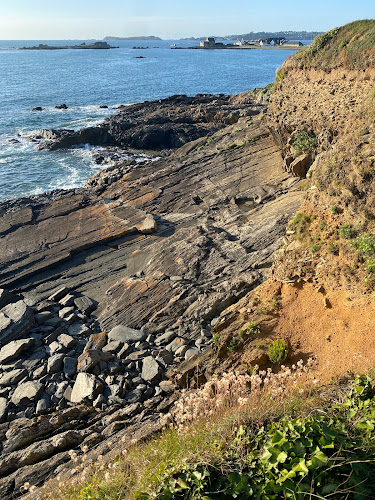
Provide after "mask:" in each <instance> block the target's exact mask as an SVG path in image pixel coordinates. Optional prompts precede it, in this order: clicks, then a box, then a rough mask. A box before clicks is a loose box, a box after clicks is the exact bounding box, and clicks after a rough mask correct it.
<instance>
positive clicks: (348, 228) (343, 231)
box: [339, 224, 356, 240]
mask: <svg viewBox="0 0 375 500" xmlns="http://www.w3.org/2000/svg"><path fill="white" fill-rule="evenodd" d="M355 234H356V233H355V231H354V229H353V226H352V225H351V224H341V226H340V227H339V235H340V236H341V238H345V239H346V240H348V239H350V238H354V236H355Z"/></svg>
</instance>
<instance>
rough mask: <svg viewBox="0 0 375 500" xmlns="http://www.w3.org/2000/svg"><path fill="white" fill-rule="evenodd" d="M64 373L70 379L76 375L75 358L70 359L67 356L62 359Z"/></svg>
mask: <svg viewBox="0 0 375 500" xmlns="http://www.w3.org/2000/svg"><path fill="white" fill-rule="evenodd" d="M63 363H64V373H65V374H66V375H69V377H72V376H73V375H75V374H76V373H77V360H76V358H71V357H70V356H67V357H66V358H64V361H63Z"/></svg>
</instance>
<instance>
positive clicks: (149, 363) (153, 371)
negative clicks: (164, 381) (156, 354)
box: [141, 356, 162, 382]
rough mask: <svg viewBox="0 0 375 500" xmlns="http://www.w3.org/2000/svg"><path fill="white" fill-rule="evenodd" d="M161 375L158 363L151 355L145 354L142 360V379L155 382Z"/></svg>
mask: <svg viewBox="0 0 375 500" xmlns="http://www.w3.org/2000/svg"><path fill="white" fill-rule="evenodd" d="M161 375H162V370H161V368H160V365H159V363H158V362H157V361H156V360H155V359H154V358H153V357H152V356H147V358H145V359H144V360H143V364H142V375H141V377H142V378H143V380H146V381H147V382H155V381H156V380H158V379H160V378H161Z"/></svg>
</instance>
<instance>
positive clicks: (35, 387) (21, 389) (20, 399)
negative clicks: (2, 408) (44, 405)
mask: <svg viewBox="0 0 375 500" xmlns="http://www.w3.org/2000/svg"><path fill="white" fill-rule="evenodd" d="M43 389H44V386H43V385H42V384H41V383H40V382H36V381H29V382H25V383H24V384H21V385H19V386H18V387H17V388H16V390H15V391H14V393H13V396H12V399H11V401H12V403H13V404H15V405H22V406H25V405H28V404H29V403H31V402H33V401H35V400H37V399H38V398H39V396H40V395H41V393H42V392H43Z"/></svg>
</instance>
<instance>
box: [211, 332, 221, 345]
mask: <svg viewBox="0 0 375 500" xmlns="http://www.w3.org/2000/svg"><path fill="white" fill-rule="evenodd" d="M219 340H220V335H219V334H218V333H214V334H213V335H212V342H213V343H214V344H215V345H217V344H218V343H219Z"/></svg>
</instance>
